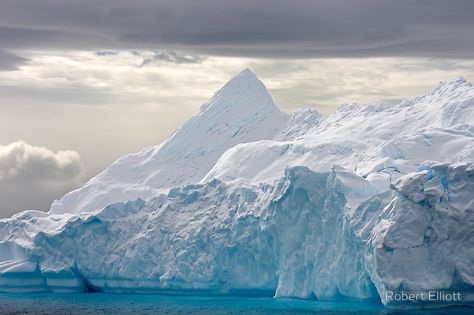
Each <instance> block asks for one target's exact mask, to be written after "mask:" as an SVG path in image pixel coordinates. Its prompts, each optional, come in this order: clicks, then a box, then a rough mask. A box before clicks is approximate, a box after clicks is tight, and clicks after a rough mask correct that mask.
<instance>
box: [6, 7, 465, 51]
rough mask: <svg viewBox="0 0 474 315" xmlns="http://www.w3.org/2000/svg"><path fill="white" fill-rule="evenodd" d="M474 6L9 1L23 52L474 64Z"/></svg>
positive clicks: (14, 44)
mask: <svg viewBox="0 0 474 315" xmlns="http://www.w3.org/2000/svg"><path fill="white" fill-rule="evenodd" d="M472 12H474V2H473V1H471V0H453V1H443V0H417V1H412V0H391V1H380V0H358V1H350V0H326V1H321V0H319V1H318V0H299V1H283V0H239V1H215V0H174V1H169V0H136V1H128V0H76V1H63V0H42V1H37V0H22V1H18V0H2V1H1V10H0V43H1V47H2V48H3V49H5V50H17V49H51V48H56V49H60V48H62V49H82V50H84V49H98V48H117V49H136V48H137V47H140V48H152V49H154V48H156V47H161V48H166V47H168V48H170V47H171V48H172V49H185V50H190V51H194V52H195V53H200V54H210V55H232V56H252V57H264V58H268V57H285V58H296V57H314V58H315V57H331V58H334V57H374V56H410V57H414V56H419V57H452V58H471V57H472V55H473V51H474V32H473V31H472V30H473V29H474V19H473V18H472Z"/></svg>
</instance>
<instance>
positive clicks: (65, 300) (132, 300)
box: [0, 293, 474, 315]
mask: <svg viewBox="0 0 474 315" xmlns="http://www.w3.org/2000/svg"><path fill="white" fill-rule="evenodd" d="M473 310H474V309H473V308H469V307H453V308H448V309H443V310H417V311H416V312H412V313H411V314H431V315H434V314H441V313H443V314H446V313H449V314H459V315H463V314H472V312H473ZM0 313H2V314H4V313H7V314H10V313H21V314H65V313H68V314H79V313H80V314H97V313H99V314H142V313H160V314H190V313H192V314H206V315H215V314H248V313H251V314H396V313H397V311H391V310H388V309H385V308H384V307H383V305H382V304H381V303H377V302H372V301H370V302H369V301H366V302H361V301H337V302H335V301H308V300H301V299H289V298H278V299H274V298H270V297H254V296H252V297H249V296H237V295H234V296H233V295H227V296H222V295H221V296H214V295H179V296H177V295H128V294H106V293H93V294H87V293H79V294H53V293H35V294H5V293H1V294H0Z"/></svg>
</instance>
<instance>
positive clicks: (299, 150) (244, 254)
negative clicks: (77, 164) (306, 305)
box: [0, 70, 474, 308]
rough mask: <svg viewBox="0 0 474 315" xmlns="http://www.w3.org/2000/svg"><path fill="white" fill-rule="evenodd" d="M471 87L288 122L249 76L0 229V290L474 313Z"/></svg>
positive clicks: (455, 83)
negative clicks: (152, 141)
mask: <svg viewBox="0 0 474 315" xmlns="http://www.w3.org/2000/svg"><path fill="white" fill-rule="evenodd" d="M473 162H474V88H473V87H472V85H471V84H470V83H468V82H466V81H465V80H464V79H462V78H457V79H455V80H452V81H449V82H444V83H441V84H440V85H439V86H438V87H437V88H436V89H435V90H433V91H432V92H430V93H428V94H426V95H424V96H422V97H418V98H415V99H413V100H409V101H404V102H402V103H400V104H398V105H394V106H385V105H378V104H375V105H360V104H352V105H346V106H343V107H342V108H340V109H339V110H338V111H336V112H335V113H334V114H332V115H331V116H329V117H327V118H324V117H322V116H321V115H319V114H318V113H317V112H315V111H314V110H311V109H305V110H301V111H297V112H295V113H293V114H291V115H287V114H283V113H281V112H280V111H279V110H278V108H277V107H276V106H275V105H274V103H273V101H272V99H271V96H270V95H269V94H268V92H267V91H266V89H265V87H264V85H263V84H262V83H261V82H260V81H259V80H258V79H257V78H256V77H255V75H254V74H253V73H251V72H250V71H249V70H245V71H243V72H242V73H240V74H239V75H237V76H236V77H235V78H234V79H232V80H231V81H230V82H229V83H227V84H226V85H225V86H224V87H223V88H222V89H221V90H219V91H218V92H217V93H216V94H215V96H214V97H213V98H212V99H211V100H210V101H209V102H208V103H207V104H205V105H204V106H203V107H202V108H201V110H200V112H199V113H198V114H197V115H196V116H194V117H193V118H191V119H190V120H189V121H188V122H187V123H185V124H184V125H183V126H182V127H181V128H180V129H178V130H177V131H176V132H175V133H174V134H173V135H172V136H171V137H170V138H169V139H168V140H167V141H165V142H164V143H163V144H161V145H159V146H156V147H152V148H147V149H145V150H143V151H142V152H139V153H137V154H132V155H128V156H125V157H123V158H121V159H119V160H118V161H117V162H115V163H114V164H113V165H111V166H110V167H109V168H107V169H106V170H105V171H104V172H102V173H101V174H99V175H98V176H97V177H95V178H93V179H91V180H90V181H89V182H88V183H87V184H86V185H85V186H84V187H83V188H80V189H78V190H76V191H73V192H71V193H69V194H67V195H66V196H64V197H63V198H62V199H61V200H59V201H56V202H55V203H54V204H53V205H52V208H51V210H50V211H49V212H48V213H43V212H39V211H25V212H22V213H19V214H16V215H14V216H13V217H12V218H9V219H3V220H0V291H7V292H35V291H53V292H71V291H72V292H83V291H105V292H132V293H163V292H165V293H166V292H173V293H189V292H194V293H219V294H233V293H243V294H260V295H272V296H273V295H274V296H277V297H299V298H308V299H329V300H337V299H347V298H351V299H374V300H381V301H382V302H383V303H384V304H385V305H386V306H387V307H393V308H414V307H415V308H416V307H437V306H440V305H447V304H450V303H452V302H443V301H430V300H418V301H416V302H410V303H409V302H403V303H402V302H398V301H393V300H390V299H388V298H387V296H388V295H387V293H388V292H392V293H397V292H398V293H401V292H406V293H423V292H428V291H432V290H440V291H446V292H461V293H462V296H463V300H462V301H461V302H460V303H461V304H472V303H474V268H473V263H474V233H473V232H472V231H474V164H473Z"/></svg>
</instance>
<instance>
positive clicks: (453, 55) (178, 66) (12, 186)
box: [0, 0, 474, 217]
mask: <svg viewBox="0 0 474 315" xmlns="http://www.w3.org/2000/svg"><path fill="white" fill-rule="evenodd" d="M473 12H474V2H473V1H471V0H466V1H464V0H452V1H440V0H417V1H411V0H396V1H395V0H393V1H392V0H386V1H380V0H370V1H369V0H358V1H353V0H352V1H351V0H345V1H343V0H330V1H318V0H312V1H309V0H308V1H306V0H301V1H300V0H297V1H289V0H287V1H280V0H265V1H258V0H252V1H249V0H240V1H230V0H220V1H215V0H214V1H211V0H205V1H202V0H193V1H191V0H174V1H163V0H154V1H151V0H135V1H125V0H95V1H91V0H69V1H63V0H42V1H37V0H0V217H7V216H9V215H11V214H13V213H15V212H18V211H20V210H24V209H39V210H47V209H48V208H49V206H50V204H51V202H52V201H53V200H54V199H57V198H59V197H60V196H61V195H63V194H64V193H66V192H68V191H70V190H72V189H75V188H77V187H79V186H81V185H83V184H84V183H85V182H86V181H87V180H88V179H89V178H91V177H92V176H94V175H95V174H97V173H99V172H100V171H101V170H102V169H104V168H105V167H106V166H107V165H108V164H110V163H111V162H113V161H114V160H116V159H117V158H119V157H120V156H121V155H123V154H126V153H132V152H136V151H139V150H140V149H142V148H144V147H147V146H150V145H155V144H159V143H160V142H162V141H163V140H165V139H166V138H167V137H168V136H169V135H170V134H171V133H172V132H173V131H174V130H175V129H176V128H178V127H179V126H180V125H181V124H182V123H183V122H184V121H186V120H187V119H188V118H189V117H191V116H192V115H193V114H195V113H196V112H197V111H198V109H199V107H200V106H201V105H202V104H203V103H205V102H206V100H208V99H209V98H210V97H211V96H212V95H213V93H214V92H215V91H216V90H217V89H219V88H220V87H221V86H222V85H223V84H225V83H226V82H227V81H228V80H229V79H231V78H232V77H233V76H234V75H236V74H237V73H238V72H240V71H241V70H243V69H244V68H250V69H251V70H252V71H253V72H254V73H255V74H256V75H257V76H258V77H259V78H260V79H261V80H262V81H263V82H264V83H265V84H266V86H267V88H268V89H269V91H270V93H271V94H272V96H273V98H274V100H275V103H276V104H277V105H278V106H279V107H280V109H282V110H283V111H286V112H291V111H293V110H295V109H297V108H301V107H308V106H310V107H313V108H315V109H317V110H318V111H319V112H321V113H322V114H324V115H330V114H331V112H333V111H334V110H335V109H336V108H337V107H339V106H340V105H341V104H344V103H353V102H357V103H374V102H377V103H390V104H394V103H397V102H399V101H400V100H402V99H406V98H412V97H415V96H417V95H421V94H424V93H426V92H428V91H429V90H431V89H433V88H434V87H435V86H436V85H437V84H438V83H439V82H440V81H445V80H449V79H452V78H454V77H456V76H459V75H461V76H463V77H465V78H466V79H467V80H470V81H473V80H474V19H473V18H472V13H473Z"/></svg>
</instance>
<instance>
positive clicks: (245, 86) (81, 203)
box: [51, 69, 288, 213]
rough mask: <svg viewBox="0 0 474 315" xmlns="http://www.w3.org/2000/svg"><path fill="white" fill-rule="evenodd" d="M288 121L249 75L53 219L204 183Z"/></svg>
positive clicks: (60, 206) (58, 206)
mask: <svg viewBox="0 0 474 315" xmlns="http://www.w3.org/2000/svg"><path fill="white" fill-rule="evenodd" d="M287 119H288V117H287V115H286V114H284V113H282V112H280V110H279V109H278V108H277V107H276V106H275V104H274V103H273V100H272V98H271V96H270V94H269V93H268V92H267V90H266V88H265V86H264V85H263V83H262V82H261V81H260V80H259V79H258V78H257V77H256V76H255V75H254V74H253V73H252V72H251V71H250V70H248V69H246V70H244V71H242V72H241V73H239V74H238V75H237V76H236V77H235V78H233V79H232V80H230V81H229V82H228V83H227V84H226V85H225V86H224V87H223V88H222V89H220V90H219V91H217V92H216V94H215V95H214V96H213V98H212V99H211V100H210V101H209V102H208V103H206V104H204V105H203V106H202V107H201V110H200V111H199V113H198V114H196V115H195V116H194V117H192V118H191V119H190V120H189V121H187V122H186V123H185V124H184V125H183V126H182V127H181V128H179V129H178V130H177V131H176V132H175V133H174V134H173V135H172V136H171V137H170V138H169V139H168V140H167V141H165V142H164V143H162V144H161V145H158V146H155V147H151V148H147V149H145V150H143V151H141V152H139V153H136V154H130V155H126V156H124V157H122V158H120V159H119V160H118V161H116V162H115V163H113V164H112V165H111V166H110V167H108V168H107V169H106V170H104V171H103V172H102V173H100V174H99V175H97V176H96V177H94V178H92V179H91V180H90V181H89V182H88V183H87V184H86V185H85V186H84V187H82V188H80V189H78V190H75V191H73V192H71V193H69V194H67V195H66V196H64V197H63V198H61V199H60V200H58V201H55V202H54V203H53V205H52V207H51V213H78V212H81V211H82V212H83V211H91V210H97V209H100V208H103V207H104V206H106V205H107V204H109V203H113V202H117V201H127V200H134V199H136V198H139V197H140V198H144V199H146V198H149V197H151V196H154V195H156V194H158V193H159V192H160V191H165V190H166V189H169V188H171V187H175V186H179V185H185V184H188V183H193V182H196V181H199V180H200V179H201V178H202V177H203V176H204V175H205V174H206V173H207V172H208V171H209V170H210V169H211V168H212V167H213V165H214V164H215V162H216V160H217V159H218V158H219V157H220V156H221V155H222V153H224V152H225V151H226V150H227V149H229V148H231V147H233V146H234V145H236V144H239V143H246V142H251V141H256V140H261V139H270V138H272V137H273V136H274V135H275V134H277V133H278V132H279V131H280V130H281V129H282V128H283V126H284V125H285V122H286V120H287Z"/></svg>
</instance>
